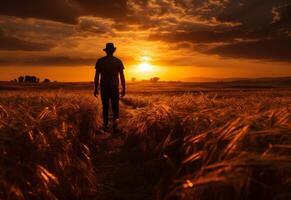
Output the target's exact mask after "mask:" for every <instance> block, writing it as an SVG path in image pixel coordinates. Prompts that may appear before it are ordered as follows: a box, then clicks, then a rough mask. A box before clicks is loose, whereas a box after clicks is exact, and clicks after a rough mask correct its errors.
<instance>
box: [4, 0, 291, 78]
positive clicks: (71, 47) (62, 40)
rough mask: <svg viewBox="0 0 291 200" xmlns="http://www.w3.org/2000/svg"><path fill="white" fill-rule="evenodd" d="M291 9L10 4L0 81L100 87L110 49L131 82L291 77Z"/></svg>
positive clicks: (150, 2)
mask: <svg viewBox="0 0 291 200" xmlns="http://www.w3.org/2000/svg"><path fill="white" fill-rule="evenodd" d="M260 1H261V3H263V5H262V6H261V7H260V9H259V10H258V9H257V6H258V3H259V2H260ZM40 2H41V3H40ZM15 5H17V6H15ZM290 7H291V6H290V3H286V1H283V0H282V1H281V0H278V1H276V2H274V1H271V0H266V1H262V0H256V1H255V2H249V1H245V0H241V3H240V4H237V3H236V1H231V0H230V1H224V0H221V1H219V0H209V1H188V0H164V1H155V0H143V1H137V0H127V1H126V0H117V1H113V0H107V1H102V0H96V1H93V0H84V1H79V0H71V1H65V0H58V1H57V0H52V1H48V0H41V1H36V0H28V1H27V2H25V3H22V2H17V1H16V0H4V1H3V5H1V8H0V80H11V79H14V78H17V77H18V76H20V75H36V76H38V77H40V78H41V79H43V78H45V77H47V78H49V79H51V80H57V81H92V80H93V76H94V64H95V61H96V59H97V58H98V57H100V56H103V55H104V52H103V51H102V49H103V48H104V46H105V43H106V42H114V44H115V46H116V47H117V52H116V56H117V57H119V58H121V59H122V60H123V62H124V65H125V69H126V70H125V74H126V78H127V79H131V77H136V78H137V79H138V80H141V79H149V78H150V77H153V76H159V77H161V79H162V80H191V78H193V77H213V78H228V77H274V76H291V66H290V63H291V56H290V55H291V50H290V46H291V30H290V12H289V11H290V10H291V9H290ZM18 8H19V9H18ZM20 8H21V9H20ZM108 9H111V10H112V12H109V13H108V12H106V10H108ZM51 11H53V12H51ZM288 13H289V14H288Z"/></svg>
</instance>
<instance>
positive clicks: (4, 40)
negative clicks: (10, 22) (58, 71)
mask: <svg viewBox="0 0 291 200" xmlns="http://www.w3.org/2000/svg"><path fill="white" fill-rule="evenodd" d="M52 47H53V45H52V44H44V43H36V42H31V41H25V40H22V39H19V38H16V37H11V36H8V35H6V34H5V33H4V32H3V31H2V30H1V29H0V50H7V51H17V50H20V51H47V50H50V49H51V48H52Z"/></svg>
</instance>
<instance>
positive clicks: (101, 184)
mask: <svg viewBox="0 0 291 200" xmlns="http://www.w3.org/2000/svg"><path fill="white" fill-rule="evenodd" d="M120 109H121V110H120V112H121V113H120V115H121V116H120V119H121V120H120V122H119V123H122V120H130V112H128V110H130V111H131V112H132V109H129V108H128V106H127V105H125V104H123V103H122V102H121V108H120ZM119 131H120V132H119V133H113V132H112V131H111V130H110V131H108V132H100V133H96V136H95V137H96V138H95V139H96V140H95V141H96V142H95V143H96V146H95V147H93V148H92V149H93V152H92V153H93V162H94V167H95V172H96V175H97V183H98V184H97V194H98V196H97V197H96V198H98V199H99V200H151V199H153V198H152V191H151V190H152V188H151V186H150V183H148V182H147V181H146V180H147V179H146V177H145V176H146V175H145V173H144V170H146V169H145V167H143V166H144V165H143V161H142V158H141V157H140V155H139V154H138V153H137V152H136V151H135V150H134V148H131V147H130V146H129V145H126V137H127V135H126V131H125V130H122V129H120V130H119Z"/></svg>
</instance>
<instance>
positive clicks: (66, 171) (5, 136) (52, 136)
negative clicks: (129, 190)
mask: <svg viewBox="0 0 291 200" xmlns="http://www.w3.org/2000/svg"><path fill="white" fill-rule="evenodd" d="M97 106H98V105H96V102H95V101H94V100H93V99H91V98H89V97H80V96H78V95H76V94H75V95H73V94H62V93H60V94H58V93H51V94H46V93H45V92H43V93H40V94H39V93H37V92H25V93H20V94H16V93H3V94H1V96H0V142H1V143H0V155H1V157H0V168H1V169H0V171H1V175H0V191H1V192H0V199H80V198H89V197H90V196H92V195H94V193H95V192H96V191H95V189H96V187H95V181H96V180H95V174H94V170H93V166H92V162H91V152H90V149H89V146H90V144H88V141H90V140H88V137H89V135H90V133H91V132H92V131H93V130H94V128H95V127H96V123H97V121H96V119H95V117H96V116H97V115H96V112H97V109H96V107H97Z"/></svg>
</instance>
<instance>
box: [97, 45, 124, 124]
mask: <svg viewBox="0 0 291 200" xmlns="http://www.w3.org/2000/svg"><path fill="white" fill-rule="evenodd" d="M103 50H104V51H105V52H106V54H107V55H106V56H104V57H102V58H100V59H98V60H97V62H96V65H95V69H96V74H95V90H94V96H95V97H96V96H97V95H98V84H99V75H101V81H100V86H101V87H100V91H101V100H102V106H103V122H104V128H108V109H109V101H110V102H111V108H112V112H113V128H116V120H117V119H118V118H119V76H120V80H121V85H122V91H121V95H120V96H121V97H123V96H124V95H125V78H124V73H123V70H124V67H123V64H122V62H121V60H119V59H118V58H116V57H114V56H113V53H114V52H115V50H116V48H115V47H114V45H113V43H107V44H106V48H105V49H103Z"/></svg>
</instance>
